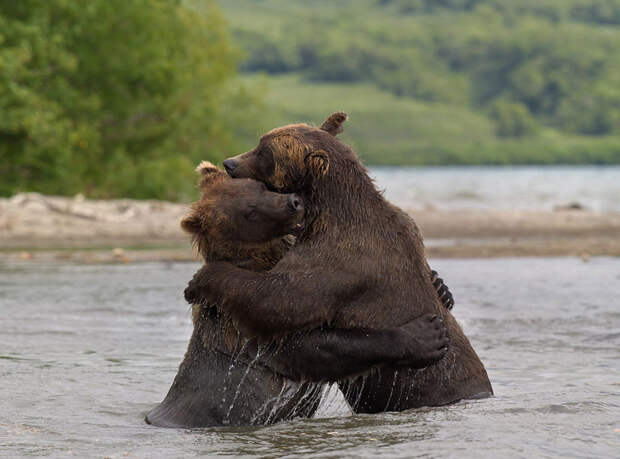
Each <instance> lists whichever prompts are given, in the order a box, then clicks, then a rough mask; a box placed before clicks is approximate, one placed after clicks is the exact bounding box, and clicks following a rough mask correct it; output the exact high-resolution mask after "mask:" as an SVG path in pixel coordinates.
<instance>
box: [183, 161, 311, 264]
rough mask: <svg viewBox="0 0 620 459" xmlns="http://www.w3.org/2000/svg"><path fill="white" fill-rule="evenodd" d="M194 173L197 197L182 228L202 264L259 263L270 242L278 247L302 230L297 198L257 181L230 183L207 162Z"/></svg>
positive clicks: (300, 211) (244, 180) (301, 203)
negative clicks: (282, 241)
mask: <svg viewBox="0 0 620 459" xmlns="http://www.w3.org/2000/svg"><path fill="white" fill-rule="evenodd" d="M196 170H197V171H198V172H199V173H200V175H201V179H200V185H199V186H200V192H201V196H200V199H199V200H198V201H197V202H195V203H194V204H192V206H191V210H190V212H189V214H188V215H186V216H185V217H184V218H183V219H182V220H181V227H182V228H183V230H185V231H186V232H187V233H189V234H191V235H192V239H193V243H194V246H195V247H196V248H197V250H198V252H199V253H200V254H201V255H202V257H203V258H204V259H205V260H209V261H215V260H225V261H233V262H234V261H240V260H248V259H252V258H257V257H258V258H261V257H264V256H265V251H266V250H267V251H268V249H269V244H268V243H269V242H273V241H275V242H277V243H278V244H280V242H281V240H282V237H283V236H286V235H291V234H293V235H294V234H298V233H299V232H301V230H303V218H304V206H303V202H302V200H301V198H300V197H299V196H297V195H296V194H294V193H288V194H282V193H274V192H271V191H269V190H267V188H266V186H265V185H264V184H263V183H261V182H258V181H256V180H251V179H232V178H230V177H229V176H228V175H227V174H226V173H225V172H224V171H222V170H221V169H218V168H217V167H215V166H214V165H213V164H211V163H209V162H206V161H204V162H202V163H201V164H200V165H199V166H198V168H197V169H196ZM288 240H289V241H290V238H289V239H288ZM289 244H290V242H289Z"/></svg>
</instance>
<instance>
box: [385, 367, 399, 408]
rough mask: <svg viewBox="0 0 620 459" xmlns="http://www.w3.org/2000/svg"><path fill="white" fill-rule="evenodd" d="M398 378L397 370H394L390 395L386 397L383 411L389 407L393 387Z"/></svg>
mask: <svg viewBox="0 0 620 459" xmlns="http://www.w3.org/2000/svg"><path fill="white" fill-rule="evenodd" d="M397 378H398V370H394V378H393V379H392V388H391V389H390V395H389V396H388V400H387V403H386V404H385V408H383V411H387V410H388V408H389V407H390V402H391V401H392V396H393V395H394V387H395V386H396V379H397Z"/></svg>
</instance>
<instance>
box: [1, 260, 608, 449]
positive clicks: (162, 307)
mask: <svg viewBox="0 0 620 459" xmlns="http://www.w3.org/2000/svg"><path fill="white" fill-rule="evenodd" d="M432 265H433V267H435V268H437V269H438V270H439V271H440V272H441V274H442V276H443V277H444V278H445V279H446V280H447V281H448V285H449V286H450V288H451V289H452V291H453V292H454V294H455V297H456V300H457V304H456V307H455V310H454V312H455V315H456V317H457V318H458V319H459V320H460V321H461V323H462V324H463V326H464V328H465V331H466V333H467V334H468V336H469V337H470V338H471V340H472V342H473V344H474V347H475V348H476V350H477V351H478V353H479V354H480V356H481V358H482V359H483V361H484V362H485V364H486V365H487V369H488V371H489V376H490V378H491V381H492V382H493V386H494V389H495V392H496V397H494V398H492V399H485V400H475V401H466V402H461V403H458V404H455V405H451V406H447V407H440V408H425V409H419V410H413V411H410V412H405V413H387V414H381V415H351V414H350V411H349V410H348V409H347V407H346V406H345V405H344V403H343V400H342V397H341V395H340V394H338V393H337V392H335V391H332V392H330V393H329V394H328V396H327V397H326V399H325V400H324V402H323V404H322V407H321V410H320V413H319V415H318V417H317V418H315V419H308V420H297V421H293V422H287V423H281V424H277V425H275V426H271V427H254V428H217V429H205V430H193V431H192V430H172V429H160V428H155V427H152V426H148V425H146V424H145V423H144V422H143V415H144V413H145V412H146V411H147V410H148V409H150V408H151V407H152V406H154V405H155V404H156V403H157V402H159V401H160V400H161V399H162V398H163V396H164V395H165V393H166V391H167V390H168V387H169V385H170V383H171V382H172V379H173V377H174V375H175V373H176V369H177V366H178V364H179V363H180V361H181V359H182V356H183V353H184V351H185V347H186V345H187V341H188V339H189V335H190V332H191V324H190V314H189V308H188V306H187V305H185V303H184V301H183V298H182V291H183V287H184V285H185V283H186V282H187V280H188V279H189V278H190V277H191V275H192V273H193V272H194V270H195V269H196V268H197V265H195V264H169V263H168V264H165V263H145V264H134V265H96V266H94V265H91V266H80V265H70V264H66V265H58V264H54V265H31V264H26V263H24V264H19V265H12V266H0V311H1V312H2V321H1V322H0V378H1V379H0V381H1V382H2V391H3V395H4V397H3V403H2V404H3V407H2V410H0V450H1V451H2V455H7V456H16V455H19V456H21V455H31V454H47V455H50V454H51V455H56V456H66V455H68V454H69V451H71V452H72V453H73V455H75V456H77V457H82V456H99V457H102V456H115V457H120V456H123V454H125V453H128V454H130V455H132V456H139V457H153V456H155V457H179V456H194V455H196V454H206V455H214V454H229V455H247V456H256V455H258V456H261V455H263V456H264V455H269V456H273V455H286V454H294V453H301V454H308V455H312V454H316V455H333V456H337V457H342V456H374V455H379V454H383V455H385V456H389V457H394V456H396V457H397V456H401V457H410V456H411V455H412V454H416V455H421V456H424V455H429V456H439V457H443V456H456V455H459V456H466V457H504V456H506V457H510V456H513V457H514V456H521V457H538V456H549V455H551V456H590V457H591V456H598V457H613V456H616V455H617V452H618V450H619V448H620V423H619V420H620V416H619V414H620V395H619V394H620V380H619V379H618V375H619V372H620V307H619V304H618V298H619V297H620V259H616V258H594V259H592V260H591V261H590V262H589V263H583V262H582V261H580V260H577V259H567V258H557V259H524V258H521V259H490V260H433V263H432Z"/></svg>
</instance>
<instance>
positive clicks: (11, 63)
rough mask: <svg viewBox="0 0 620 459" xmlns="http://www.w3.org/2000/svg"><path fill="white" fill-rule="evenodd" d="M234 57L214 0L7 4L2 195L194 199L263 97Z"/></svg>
mask: <svg viewBox="0 0 620 459" xmlns="http://www.w3.org/2000/svg"><path fill="white" fill-rule="evenodd" d="M236 64H237V54H236V52H235V51H234V49H232V48H231V46H230V45H229V41H228V35H227V29H226V27H225V25H224V22H223V20H222V18H221V17H220V15H219V14H218V12H217V10H216V8H215V6H214V5H213V3H212V2H211V1H203V2H198V1H194V2H182V1H179V0H89V1H88V2H75V1H73V0H46V1H44V2H42V1H40V0H20V1H18V2H12V1H10V2H9V1H1V2H0V194H3V195H9V194H12V193H14V192H17V191H21V190H35V191H41V192H45V193H59V194H70V193H76V192H80V191H82V192H86V193H87V194H89V195H93V196H106V197H108V196H122V195H127V196H133V197H161V198H168V199H178V198H182V197H184V196H186V195H187V194H188V193H189V191H190V190H191V189H192V187H193V184H194V181H195V180H194V177H193V175H192V170H193V166H194V165H195V164H196V163H197V162H198V160H199V159H204V158H205V157H207V158H209V159H211V160H217V159H220V158H221V157H223V156H225V155H226V154H227V153H228V152H229V151H231V150H232V149H235V148H237V145H236V141H235V129H236V126H235V125H234V122H235V121H236V120H237V119H238V118H239V117H240V116H241V117H245V116H246V114H247V113H253V108H254V107H255V106H256V103H257V102H256V100H254V98H253V97H251V96H250V95H249V94H247V93H246V92H244V91H243V88H241V87H240V86H239V84H238V83H236V82H235V80H234V77H235V74H236ZM245 121H247V122H250V121H249V120H245Z"/></svg>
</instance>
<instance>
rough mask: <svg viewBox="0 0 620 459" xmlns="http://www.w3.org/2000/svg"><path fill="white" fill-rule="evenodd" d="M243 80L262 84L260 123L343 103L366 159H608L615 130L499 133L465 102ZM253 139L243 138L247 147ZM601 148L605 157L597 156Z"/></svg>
mask: <svg viewBox="0 0 620 459" xmlns="http://www.w3.org/2000/svg"><path fill="white" fill-rule="evenodd" d="M244 80H245V82H246V83H247V84H248V85H249V86H253V87H256V88H260V89H259V90H265V92H266V104H267V110H266V114H265V117H264V120H263V122H264V125H263V129H264V130H267V129H269V128H271V127H273V126H279V125H283V124H289V123H293V122H298V121H304V122H309V123H312V124H315V125H318V124H320V123H321V122H322V121H323V120H324V119H325V118H326V117H327V115H329V114H330V113H332V112H334V111H337V110H343V111H346V112H347V113H348V114H349V116H350V120H349V122H348V123H347V124H346V126H345V132H344V134H343V135H342V139H343V140H344V141H346V142H347V143H349V144H352V145H353V146H354V147H355V149H356V151H357V152H358V153H359V154H360V156H362V157H363V158H364V160H365V161H366V162H368V163H369V164H445V163H450V164H483V163H496V164H505V163H539V164H545V163H549V162H577V163H588V162H613V158H614V155H616V156H617V153H615V152H617V151H618V141H617V139H616V138H607V139H606V138H588V137H580V136H566V135H563V134H559V133H558V132H556V131H553V130H551V129H548V130H546V131H544V132H542V133H541V134H540V135H539V136H538V137H536V138H529V139H525V140H500V139H497V138H496V137H495V136H494V135H493V125H492V122H491V121H490V120H489V119H488V118H487V117H485V116H483V115H481V114H478V113H475V112H473V111H471V110H469V109H468V108H467V107H462V106H450V105H444V104H429V103H423V102H419V101H416V100H413V99H408V98H398V97H395V96H393V95H392V94H391V93H389V92H386V91H382V90H379V89H377V88H376V87H375V86H373V85H371V84H336V83H329V84H328V83H310V82H307V81H305V80H303V79H302V78H300V77H299V76H298V75H294V74H288V75H283V76H269V75H260V76H257V75H246V76H245V78H244ZM265 87H266V89H264V88H265ZM256 134H257V135H258V134H259V133H256ZM255 142H256V138H251V139H248V142H247V145H248V147H249V146H251V145H252V144H253V143H255ZM605 154H607V155H608V157H609V160H608V161H603V160H601V158H605V156H604V155H605Z"/></svg>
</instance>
